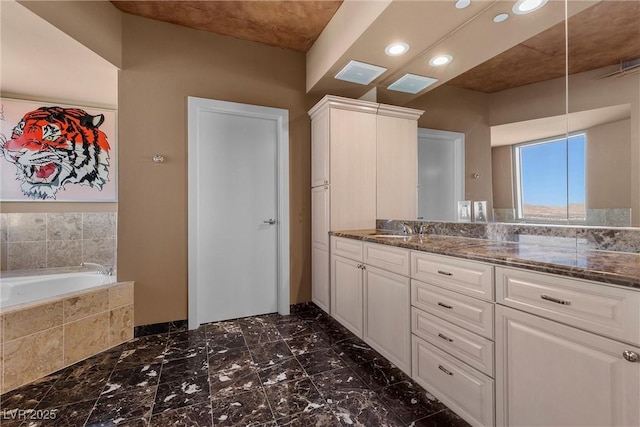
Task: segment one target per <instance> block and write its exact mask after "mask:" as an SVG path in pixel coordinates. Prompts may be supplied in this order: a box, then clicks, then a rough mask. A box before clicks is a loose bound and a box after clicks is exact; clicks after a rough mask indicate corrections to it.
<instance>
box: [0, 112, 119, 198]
mask: <svg viewBox="0 0 640 427" xmlns="http://www.w3.org/2000/svg"><path fill="white" fill-rule="evenodd" d="M103 122H104V115H102V114H98V115H95V116H94V115H91V114H88V113H87V112H86V111H84V110H81V109H79V108H62V107H55V106H54V107H41V108H38V109H37V110H34V111H30V112H28V113H26V114H25V115H24V117H22V119H21V120H20V122H19V123H18V124H17V125H16V126H15V127H14V128H13V133H12V135H11V138H9V139H6V138H4V137H2V138H0V151H1V152H2V155H3V156H4V158H5V159H6V160H7V161H8V162H10V163H13V164H14V165H15V167H16V180H18V181H20V182H21V190H22V193H23V194H24V195H25V196H26V197H28V198H31V199H34V200H46V199H54V200H55V198H56V193H57V192H58V191H59V190H61V189H63V188H64V187H65V185H67V184H77V185H85V186H90V187H93V188H97V189H98V190H102V186H103V185H104V184H105V183H106V182H108V181H109V150H110V146H109V142H108V141H107V137H106V135H105V133H104V132H102V131H101V130H100V129H98V128H99V127H100V125H101V124H102V123H103Z"/></svg>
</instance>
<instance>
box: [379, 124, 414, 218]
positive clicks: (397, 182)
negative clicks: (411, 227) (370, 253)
mask: <svg viewBox="0 0 640 427" xmlns="http://www.w3.org/2000/svg"><path fill="white" fill-rule="evenodd" d="M377 130H378V135H377V192H378V194H377V217H378V218H406V219H411V218H415V217H416V215H417V213H418V211H417V209H418V208H417V185H418V172H417V171H418V122H417V120H416V119H405V118H400V117H390V116H380V115H379V116H378V118H377Z"/></svg>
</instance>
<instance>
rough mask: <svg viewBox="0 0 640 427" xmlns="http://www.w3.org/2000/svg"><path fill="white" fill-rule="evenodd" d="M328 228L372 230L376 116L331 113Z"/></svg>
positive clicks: (374, 208)
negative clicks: (329, 220) (329, 213)
mask: <svg viewBox="0 0 640 427" xmlns="http://www.w3.org/2000/svg"><path fill="white" fill-rule="evenodd" d="M330 139H331V150H330V153H331V160H330V161H331V229H332V230H353V229H359V228H375V224H376V115H375V114H371V113H366V112H360V111H350V110H341V109H332V110H331V138H330Z"/></svg>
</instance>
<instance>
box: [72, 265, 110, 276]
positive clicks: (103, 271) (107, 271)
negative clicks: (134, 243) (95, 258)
mask: <svg viewBox="0 0 640 427" xmlns="http://www.w3.org/2000/svg"><path fill="white" fill-rule="evenodd" d="M80 267H97V268H98V273H100V274H104V275H105V276H113V267H109V268H107V267H105V266H104V265H102V264H96V263H95V262H81V263H80Z"/></svg>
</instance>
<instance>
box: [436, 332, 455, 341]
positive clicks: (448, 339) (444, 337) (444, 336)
mask: <svg viewBox="0 0 640 427" xmlns="http://www.w3.org/2000/svg"><path fill="white" fill-rule="evenodd" d="M438 336H439V337H440V338H442V339H443V340H445V341H449V342H453V340H452V339H451V338H449V337H448V336H446V335H443V334H438Z"/></svg>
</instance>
